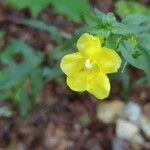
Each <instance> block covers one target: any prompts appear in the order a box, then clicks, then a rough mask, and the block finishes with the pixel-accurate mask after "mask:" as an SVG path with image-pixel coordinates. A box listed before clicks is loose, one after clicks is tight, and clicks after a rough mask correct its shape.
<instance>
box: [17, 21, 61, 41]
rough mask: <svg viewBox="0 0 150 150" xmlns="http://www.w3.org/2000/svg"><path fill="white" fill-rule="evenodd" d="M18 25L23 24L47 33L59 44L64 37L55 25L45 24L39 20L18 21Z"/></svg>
mask: <svg viewBox="0 0 150 150" xmlns="http://www.w3.org/2000/svg"><path fill="white" fill-rule="evenodd" d="M18 24H22V25H26V26H30V27H33V28H36V29H39V30H42V31H46V32H48V33H49V34H50V35H51V38H52V39H53V40H55V41H56V42H58V43H60V42H62V35H61V34H60V31H59V30H58V29H57V28H56V27H55V26H53V25H50V24H47V23H44V22H42V21H39V20H27V19H25V20H20V21H18Z"/></svg>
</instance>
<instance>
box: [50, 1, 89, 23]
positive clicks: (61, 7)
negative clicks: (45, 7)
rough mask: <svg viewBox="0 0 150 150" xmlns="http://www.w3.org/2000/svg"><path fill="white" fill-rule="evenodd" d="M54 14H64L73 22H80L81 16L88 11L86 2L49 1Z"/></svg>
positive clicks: (87, 2)
mask: <svg viewBox="0 0 150 150" xmlns="http://www.w3.org/2000/svg"><path fill="white" fill-rule="evenodd" d="M50 2H51V4H52V5H53V7H54V10H55V12H56V13H59V14H64V15H65V16H67V17H68V18H69V19H70V20H72V21H74V22H80V21H81V18H82V16H83V14H84V13H85V12H89V11H90V5H89V1H88V0H76V1H74V0H50Z"/></svg>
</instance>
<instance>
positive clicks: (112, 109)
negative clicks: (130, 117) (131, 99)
mask: <svg viewBox="0 0 150 150" xmlns="http://www.w3.org/2000/svg"><path fill="white" fill-rule="evenodd" d="M123 109H124V103H123V102H122V101H119V100H114V101H111V102H102V103H100V104H99V105H98V106H97V117H98V119H100V120H101V121H103V122H104V123H107V124H108V123H113V122H115V121H116V119H118V118H119V117H120V116H121V115H122V113H123Z"/></svg>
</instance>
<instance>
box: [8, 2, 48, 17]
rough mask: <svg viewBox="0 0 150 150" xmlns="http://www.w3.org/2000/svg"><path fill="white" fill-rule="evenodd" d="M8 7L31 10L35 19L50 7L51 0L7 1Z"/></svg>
mask: <svg viewBox="0 0 150 150" xmlns="http://www.w3.org/2000/svg"><path fill="white" fill-rule="evenodd" d="M5 2H6V4H7V5H10V6H13V7H16V8H19V9H23V8H29V10H30V11H31V14H32V16H33V17H37V16H38V14H39V13H41V11H42V10H43V9H44V8H46V7H47V6H48V4H49V3H50V1H49V0H26V1H23V0H6V1H5Z"/></svg>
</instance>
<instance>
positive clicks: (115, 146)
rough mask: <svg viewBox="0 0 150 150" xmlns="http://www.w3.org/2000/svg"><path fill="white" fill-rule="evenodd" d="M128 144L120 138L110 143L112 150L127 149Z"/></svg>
mask: <svg viewBox="0 0 150 150" xmlns="http://www.w3.org/2000/svg"><path fill="white" fill-rule="evenodd" d="M129 145H130V144H129V142H128V141H127V140H124V139H121V138H118V137H116V138H114V139H113V142H112V150H126V149H129Z"/></svg>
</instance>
